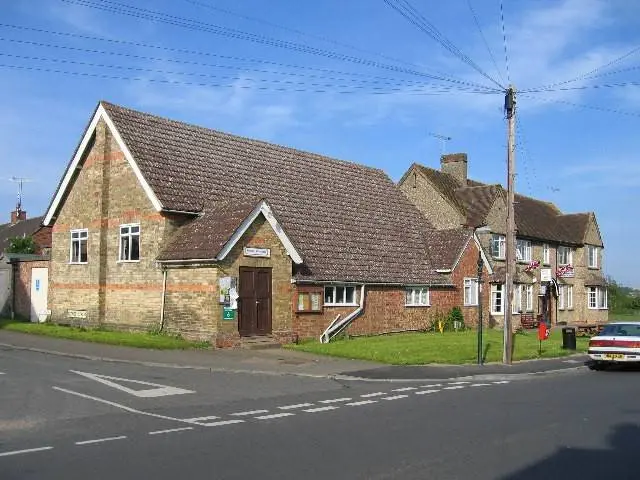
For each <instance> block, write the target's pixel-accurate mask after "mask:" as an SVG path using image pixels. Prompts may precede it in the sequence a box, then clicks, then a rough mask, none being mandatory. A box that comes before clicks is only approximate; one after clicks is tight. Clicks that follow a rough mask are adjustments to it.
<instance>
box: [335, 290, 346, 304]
mask: <svg viewBox="0 0 640 480" xmlns="http://www.w3.org/2000/svg"><path fill="white" fill-rule="evenodd" d="M336 303H344V287H336Z"/></svg>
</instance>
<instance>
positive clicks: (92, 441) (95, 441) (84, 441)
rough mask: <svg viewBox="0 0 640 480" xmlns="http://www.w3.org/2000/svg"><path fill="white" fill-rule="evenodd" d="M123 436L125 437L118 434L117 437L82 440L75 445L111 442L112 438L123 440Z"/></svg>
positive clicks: (124, 436)
mask: <svg viewBox="0 0 640 480" xmlns="http://www.w3.org/2000/svg"><path fill="white" fill-rule="evenodd" d="M125 438H127V437H126V435H120V436H119V437H107V438H96V439H95V440H83V441H81V442H76V445H92V444H94V443H102V442H111V441H113V440H123V439H125Z"/></svg>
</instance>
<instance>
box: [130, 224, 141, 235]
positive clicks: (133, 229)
mask: <svg viewBox="0 0 640 480" xmlns="http://www.w3.org/2000/svg"><path fill="white" fill-rule="evenodd" d="M131 233H140V225H136V226H133V227H131Z"/></svg>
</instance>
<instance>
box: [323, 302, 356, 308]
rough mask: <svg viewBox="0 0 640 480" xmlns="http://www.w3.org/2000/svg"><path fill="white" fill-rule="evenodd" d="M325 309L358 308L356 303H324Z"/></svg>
mask: <svg viewBox="0 0 640 480" xmlns="http://www.w3.org/2000/svg"><path fill="white" fill-rule="evenodd" d="M324 306H325V307H359V306H360V305H358V304H357V303H325V304H324Z"/></svg>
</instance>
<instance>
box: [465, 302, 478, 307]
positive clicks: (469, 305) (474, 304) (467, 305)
mask: <svg viewBox="0 0 640 480" xmlns="http://www.w3.org/2000/svg"><path fill="white" fill-rule="evenodd" d="M477 306H478V304H477V303H465V304H464V305H463V307H477Z"/></svg>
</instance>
